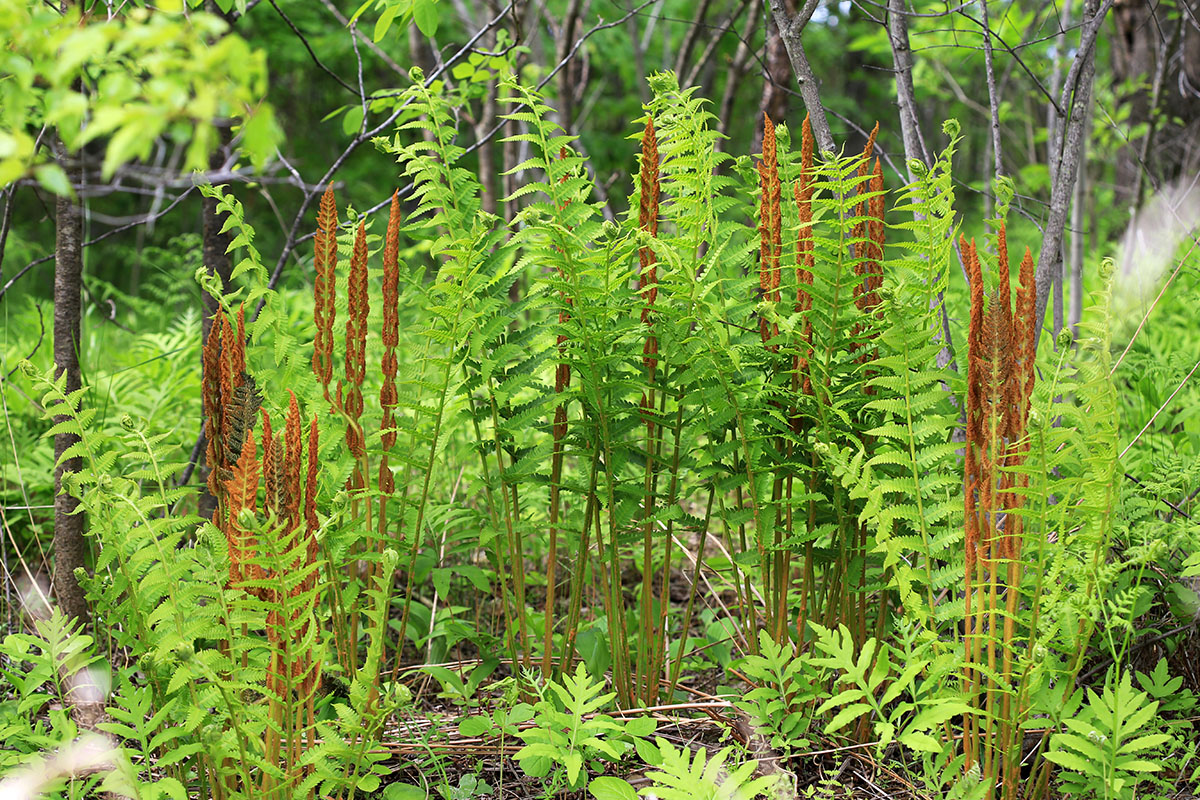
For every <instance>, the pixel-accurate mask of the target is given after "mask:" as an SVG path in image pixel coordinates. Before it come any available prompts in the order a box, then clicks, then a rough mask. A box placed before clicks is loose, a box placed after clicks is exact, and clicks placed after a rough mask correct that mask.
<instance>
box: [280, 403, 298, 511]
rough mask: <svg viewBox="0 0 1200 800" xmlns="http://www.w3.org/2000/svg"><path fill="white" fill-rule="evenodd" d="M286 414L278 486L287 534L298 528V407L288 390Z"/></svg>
mask: <svg viewBox="0 0 1200 800" xmlns="http://www.w3.org/2000/svg"><path fill="white" fill-rule="evenodd" d="M288 395H289V400H288V414H287V419H286V420H285V422H284V428H283V451H284V458H283V461H284V463H283V477H282V480H281V481H280V486H279V508H280V515H281V516H282V517H283V518H284V519H286V520H287V530H288V532H291V531H294V530H296V529H297V528H299V527H300V463H301V462H300V458H301V455H302V454H301V449H300V406H299V404H298V403H297V402H296V394H295V393H294V392H293V391H292V390H291V389H288Z"/></svg>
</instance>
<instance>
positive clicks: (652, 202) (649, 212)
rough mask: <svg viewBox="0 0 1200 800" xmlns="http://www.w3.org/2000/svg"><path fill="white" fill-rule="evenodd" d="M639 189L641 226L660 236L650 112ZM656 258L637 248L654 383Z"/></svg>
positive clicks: (646, 355) (646, 354)
mask: <svg viewBox="0 0 1200 800" xmlns="http://www.w3.org/2000/svg"><path fill="white" fill-rule="evenodd" d="M638 189H639V203H638V227H639V228H641V229H642V230H643V231H646V232H647V233H648V234H650V235H651V236H657V235H658V203H659V176H658V138H657V135H656V134H655V131H654V119H653V118H652V117H650V116H647V117H646V127H645V129H644V130H643V131H642V164H641V171H640V173H639V176H638ZM657 260H658V259H657V258H656V257H655V255H654V250H653V249H652V248H650V247H641V248H639V249H638V261H639V264H640V266H641V272H640V273H639V275H638V289H639V291H641V293H642V323H643V324H644V325H647V326H649V328H650V330H649V331H648V332H647V334H646V343H645V345H644V346H643V348H642V363H643V364H644V365H645V367H646V372H647V374H648V375H649V379H650V382H651V383H653V382H654V374H655V369H656V367H657V366H658V339H657V337H656V336H655V334H654V327H653V326H654V320H653V316H652V310H653V308H654V303H655V301H656V300H657V299H658V269H657V267H656V263H657ZM563 377H564V378H565V377H566V376H563ZM560 391H561V390H560Z"/></svg>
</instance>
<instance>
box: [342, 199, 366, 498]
mask: <svg viewBox="0 0 1200 800" xmlns="http://www.w3.org/2000/svg"><path fill="white" fill-rule="evenodd" d="M347 293H348V296H349V302H348V304H347V305H348V306H349V319H347V320H346V384H345V386H346V394H345V397H344V398H343V399H342V409H343V410H344V411H345V412H346V416H348V417H349V418H350V419H349V421H348V423H347V425H346V444H347V446H348V447H349V448H350V452H351V453H353V454H354V457H355V459H356V460H361V459H362V458H363V455H364V454H365V452H366V449H365V448H366V440H365V437H364V436H363V432H362V428H361V426H360V425H359V424H358V423H359V420H360V419H361V418H362V412H363V396H362V384H363V379H364V378H365V377H366V373H367V354H366V351H367V315H368V311H369V300H368V297H367V229H366V223H365V222H363V221H360V222H359V223H358V232H357V233H356V234H355V236H354V250H353V253H352V255H351V257H350V278H349V285H348V286H347ZM339 389H340V387H339ZM363 478H364V476H362V475H356V476H355V477H354V478H352V479H351V480H352V481H353V483H354V486H353V488H355V489H361V488H363V483H362V481H363Z"/></svg>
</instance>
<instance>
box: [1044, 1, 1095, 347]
mask: <svg viewBox="0 0 1200 800" xmlns="http://www.w3.org/2000/svg"><path fill="white" fill-rule="evenodd" d="M1112 4H1113V0H1105V2H1103V3H1101V1H1100V0H1086V3H1085V6H1084V11H1083V16H1082V18H1081V21H1082V23H1083V25H1082V30H1081V33H1080V47H1079V51H1078V53H1077V55H1076V56H1075V62H1074V63H1073V64H1072V65H1071V71H1070V74H1068V76H1067V80H1066V84H1065V85H1064V87H1063V94H1062V97H1061V99H1060V102H1059V105H1060V107H1062V108H1066V107H1067V105H1068V103H1069V104H1070V109H1071V113H1070V118H1069V119H1068V120H1066V121H1065V123H1064V124H1063V125H1062V128H1063V131H1062V136H1061V138H1060V141H1061V142H1062V145H1061V148H1054V149H1053V150H1052V152H1051V153H1050V160H1051V164H1052V165H1053V163H1054V162H1055V161H1057V164H1058V168H1057V169H1053V168H1052V169H1051V174H1053V175H1054V180H1053V183H1052V185H1051V188H1050V214H1049V217H1048V219H1047V220H1046V226H1045V228H1044V229H1043V232H1042V248H1041V252H1040V253H1039V254H1038V263H1037V272H1036V275H1035V284H1036V287H1037V313H1036V317H1035V318H1036V319H1038V320H1043V319H1045V314H1046V306H1047V304H1048V303H1049V300H1050V290H1051V289H1052V288H1053V284H1054V276H1055V273H1056V272H1057V274H1058V275H1059V276H1060V278H1059V280H1061V275H1062V249H1063V248H1062V243H1063V230H1064V228H1066V222H1067V210H1068V207H1069V206H1070V204H1071V202H1070V201H1071V195H1072V192H1073V190H1074V188H1075V175H1076V172H1077V168H1078V166H1079V157H1080V153H1081V151H1082V149H1083V136H1084V118H1085V117H1086V116H1087V113H1086V112H1087V109H1088V104H1089V103H1090V102H1091V97H1092V81H1093V78H1094V77H1095V74H1096V38H1097V37H1098V36H1099V33H1100V26H1101V24H1102V23H1103V22H1104V17H1105V16H1106V15H1107V14H1108V10H1109V9H1110V8H1112ZM1056 333H1057V331H1056Z"/></svg>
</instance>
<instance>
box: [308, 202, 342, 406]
mask: <svg viewBox="0 0 1200 800" xmlns="http://www.w3.org/2000/svg"><path fill="white" fill-rule="evenodd" d="M313 268H314V270H315V271H316V278H315V280H314V282H313V322H314V323H315V324H316V339H315V340H314V342H313V362H312V364H313V374H314V375H316V376H317V380H319V381H320V382H321V385H322V386H323V387H324V390H325V400H326V401H329V400H330V399H331V398H330V395H329V383H330V381H331V380H332V379H333V323H334V318H335V316H336V314H337V311H336V308H335V306H334V299H335V295H336V293H337V205H336V203H335V201H334V197H333V183H332V182H330V184H329V187H328V188H327V189H326V190H325V193H324V194H323V195H322V196H321V205H320V209H319V210H318V211H317V235H316V240H315V248H314V251H313Z"/></svg>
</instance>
